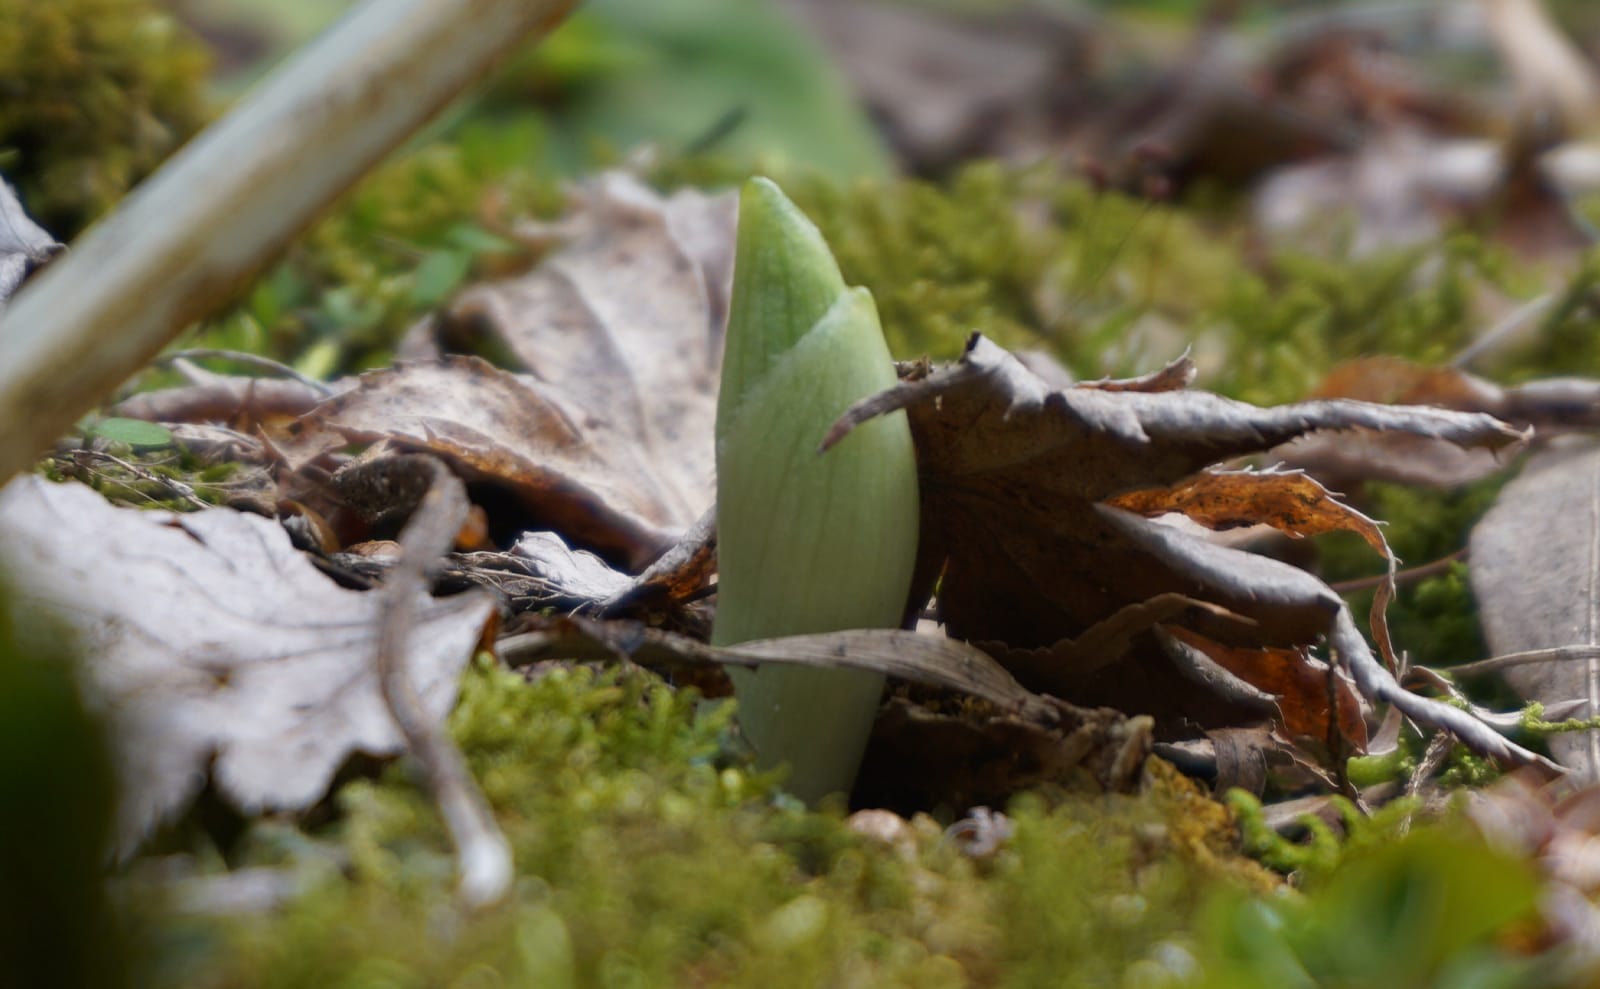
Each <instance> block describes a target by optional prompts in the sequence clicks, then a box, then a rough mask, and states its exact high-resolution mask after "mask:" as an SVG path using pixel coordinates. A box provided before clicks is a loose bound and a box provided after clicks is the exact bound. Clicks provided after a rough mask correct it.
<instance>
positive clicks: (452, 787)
mask: <svg viewBox="0 0 1600 989" xmlns="http://www.w3.org/2000/svg"><path fill="white" fill-rule="evenodd" d="M428 463H429V464H430V466H431V469H432V471H433V483H432V484H430V485H429V487H428V493H427V494H426V495H424V496H423V498H422V501H421V503H420V504H418V505H417V508H416V511H414V512H412V514H411V520H410V521H409V522H407V523H406V527H405V529H404V530H403V531H402V532H401V533H400V562H399V563H397V564H395V567H394V569H393V570H391V571H390V573H389V577H388V581H387V583H386V584H385V586H384V589H383V590H382V592H381V593H382V594H383V606H382V607H381V608H380V609H379V611H378V621H379V625H378V656H377V665H378V682H379V685H380V686H381V687H382V688H383V699H384V702H385V703H386V704H388V705H389V713H390V714H392V715H393V716H394V722H395V724H396V725H397V726H398V727H399V728H400V733H401V735H403V736H404V737H405V740H406V747H407V748H408V749H409V750H410V751H411V755H412V756H413V757H414V758H416V760H417V762H418V763H420V764H421V766H422V772H423V776H424V777H425V778H426V779H427V781H428V788H429V789H430V790H432V791H433V798H434V800H436V801H437V802H438V804H439V813H440V814H441V815H443V817H444V823H445V827H446V828H448V829H449V831H450V839H451V840H452V841H453V842H455V846H456V868H457V871H458V873H459V884H458V886H457V892H458V893H459V894H460V896H461V899H462V901H463V902H464V903H466V905H467V906H469V907H472V908H474V909H476V908H479V907H486V906H492V905H493V904H495V903H498V902H499V901H500V900H502V899H504V898H505V895H506V893H507V892H509V891H510V889H511V880H512V877H513V872H512V867H511V846H510V845H508V844H507V843H506V838H505V835H503V834H502V833H501V832H500V827H499V825H497V824H496V823H495V820H494V814H493V812H492V811H491V810H490V809H489V804H488V801H486V800H485V799H484V797H483V793H482V792H481V791H479V789H478V787H477V784H476V783H474V782H473V779H472V774H471V772H469V771H468V770H467V765H466V762H465V761H464V760H463V759H462V757H461V752H460V750H458V749H457V748H456V747H455V744H454V743H453V742H452V741H451V740H450V737H449V736H448V735H447V734H445V732H444V731H443V729H442V728H441V726H440V725H439V724H438V723H437V722H436V721H434V720H433V719H432V718H430V717H429V716H428V713H427V711H425V710H424V709H423V707H422V701H421V700H420V699H419V698H418V697H417V692H416V688H415V686H414V685H413V684H412V682H411V676H410V672H409V670H408V664H407V663H406V646H407V639H408V636H409V635H410V633H411V629H412V625H413V618H414V614H413V613H414V612H415V611H416V602H417V600H418V599H419V598H422V597H424V596H425V595H426V594H427V593H428V578H429V574H430V572H431V571H432V570H433V569H435V568H436V567H437V566H438V565H439V563H440V562H441V561H442V560H443V558H444V554H445V553H447V552H449V550H450V547H451V546H452V545H453V544H454V543H455V538H456V534H457V533H459V532H460V531H461V525H462V523H463V522H465V521H466V518H467V488H466V485H464V484H462V483H461V479H460V478H458V477H456V476H455V475H454V474H452V473H450V472H449V471H448V470H446V469H445V467H444V465H443V464H441V463H439V461H437V460H434V459H432V458H428Z"/></svg>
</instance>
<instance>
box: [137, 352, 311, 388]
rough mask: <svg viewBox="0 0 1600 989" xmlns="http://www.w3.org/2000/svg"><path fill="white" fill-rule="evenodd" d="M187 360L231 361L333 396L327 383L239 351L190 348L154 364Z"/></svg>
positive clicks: (271, 360)
mask: <svg viewBox="0 0 1600 989" xmlns="http://www.w3.org/2000/svg"><path fill="white" fill-rule="evenodd" d="M189 360H219V361H233V362H234V363H235V364H243V365H245V366H246V367H251V368H255V369H256V370H257V371H266V372H268V373H270V374H276V375H281V376H282V377H285V378H292V379H293V380H295V381H298V382H299V383H300V384H302V385H305V386H306V387H307V388H309V389H311V390H312V391H314V392H316V393H317V394H318V395H321V396H322V397H323V398H327V397H328V396H329V395H332V394H333V389H332V388H330V387H328V383H327V382H325V381H318V380H317V379H316V378H313V377H311V376H310V375H306V374H301V373H300V372H299V371H296V370H295V369H294V368H292V367H290V366H289V365H287V364H284V363H281V362H279V361H275V360H273V359H272V358H270V357H263V356H261V355H260V354H248V353H245V352H244V351H240V350H214V349H211V348H209V347H191V348H189V349H187V350H174V351H173V352H172V353H170V354H162V355H161V357H160V358H159V359H158V360H157V361H156V362H155V364H156V365H157V366H160V365H167V364H175V363H177V362H178V361H189Z"/></svg>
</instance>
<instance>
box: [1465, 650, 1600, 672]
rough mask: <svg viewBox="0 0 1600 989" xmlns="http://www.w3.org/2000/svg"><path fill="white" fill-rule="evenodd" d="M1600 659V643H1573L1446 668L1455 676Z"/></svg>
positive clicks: (1505, 654) (1506, 654)
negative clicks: (1532, 664)
mask: <svg viewBox="0 0 1600 989" xmlns="http://www.w3.org/2000/svg"><path fill="white" fill-rule="evenodd" d="M1593 659H1600V645H1587V646H1582V645H1571V646H1554V647H1552V648H1549V649H1529V650H1528V651H1526V652H1508V653H1503V654H1501V655H1499V656H1491V657H1489V658H1488V659H1480V660H1478V661H1477V662H1475V663H1462V664H1461V665H1459V666H1451V667H1448V668H1446V669H1445V670H1444V672H1446V673H1449V674H1450V675H1451V676H1454V677H1464V676H1468V677H1470V676H1481V675H1483V674H1485V673H1499V672H1501V671H1502V670H1509V669H1511V668H1512V667H1514V666H1527V665H1528V664H1530V663H1550V662H1555V661H1557V660H1561V661H1565V662H1569V663H1577V662H1587V661H1589V660H1593Z"/></svg>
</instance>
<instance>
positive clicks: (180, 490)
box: [56, 450, 213, 508]
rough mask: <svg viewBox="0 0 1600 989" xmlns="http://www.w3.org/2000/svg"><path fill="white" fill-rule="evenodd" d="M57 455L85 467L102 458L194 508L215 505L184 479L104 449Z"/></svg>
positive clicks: (74, 451)
mask: <svg viewBox="0 0 1600 989" xmlns="http://www.w3.org/2000/svg"><path fill="white" fill-rule="evenodd" d="M56 457H57V459H63V458H64V459H70V460H73V461H75V462H76V463H78V464H79V465H80V466H85V467H86V466H87V464H84V463H83V461H85V460H102V461H105V462H106V463H110V464H115V465H116V466H118V467H121V468H122V469H123V470H125V471H127V472H128V473H130V474H132V475H133V476H134V477H137V478H138V479H139V480H141V481H145V482H148V483H150V484H156V485H160V486H161V487H163V488H166V489H167V490H168V491H170V492H171V493H172V496H173V497H174V498H178V499H180V500H182V501H184V502H187V503H188V504H189V505H190V506H191V507H193V508H211V507H213V506H211V505H208V504H206V502H204V501H202V500H201V499H200V497H199V496H197V495H196V494H195V493H194V488H192V487H190V486H189V485H187V484H185V483H183V482H182V481H179V480H175V479H173V478H170V477H162V476H161V475H160V474H157V473H155V472H154V471H151V470H146V469H145V468H143V467H140V466H139V465H138V464H134V463H129V462H128V461H126V460H123V459H122V458H121V457H116V456H112V455H111V454H109V453H106V452H104V451H102V450H71V451H67V452H65V453H58V454H56ZM141 493H142V492H141ZM145 497H146V498H150V496H149V495H145ZM150 500H151V501H155V499H154V498H150Z"/></svg>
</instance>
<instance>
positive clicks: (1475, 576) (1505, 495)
mask: <svg viewBox="0 0 1600 989" xmlns="http://www.w3.org/2000/svg"><path fill="white" fill-rule="evenodd" d="M1470 545H1471V551H1472V567H1471V571H1470V572H1471V577H1472V591H1473V595H1474V596H1475V597H1476V598H1477V600H1478V613H1479V616H1480V618H1481V620H1482V622H1483V632H1484V638H1485V639H1487V640H1488V644H1489V648H1490V649H1491V650H1492V651H1493V652H1495V653H1521V652H1528V651H1532V650H1540V649H1559V648H1561V647H1590V648H1575V649H1572V650H1571V651H1570V652H1569V653H1568V654H1566V655H1563V656H1560V657H1558V658H1554V659H1550V660H1547V661H1544V662H1534V663H1528V664H1524V665H1518V666H1514V667H1510V668H1508V669H1506V671H1505V674H1504V675H1505V679H1506V682H1507V683H1508V684H1510V685H1511V687H1512V688H1513V689H1514V690H1516V691H1517V692H1518V693H1519V694H1521V695H1522V696H1523V697H1524V698H1527V699H1528V700H1536V701H1542V702H1543V703H1544V704H1545V705H1546V707H1547V708H1550V709H1554V708H1556V707H1557V706H1558V705H1563V704H1564V703H1565V702H1567V701H1579V702H1580V703H1579V704H1578V706H1577V707H1576V709H1573V710H1568V711H1564V712H1563V713H1564V714H1566V716H1569V717H1574V718H1592V717H1595V716H1596V715H1600V650H1597V649H1595V648H1593V647H1596V646H1600V586H1597V583H1596V582H1597V581H1600V443H1597V442H1596V441H1594V440H1592V439H1583V440H1577V441H1575V442H1564V443H1559V444H1555V445H1552V446H1551V447H1550V448H1549V449H1547V450H1543V451H1540V452H1539V453H1538V454H1536V455H1535V456H1533V457H1531V458H1529V460H1528V463H1527V465H1526V466H1525V467H1524V468H1523V470H1522V473H1521V474H1520V475H1518V476H1517V477H1516V478H1515V479H1514V480H1512V481H1511V483H1510V484H1507V485H1506V486H1505V488H1504V489H1503V490H1502V491H1501V492H1500V496H1499V498H1497V499H1496V501H1495V504H1494V507H1493V508H1491V509H1489V512H1488V514H1486V515H1485V516H1484V517H1483V520H1482V521H1481V522H1479V523H1478V525H1477V527H1476V528H1474V529H1473V531H1472V541H1471V544H1470ZM1550 752H1551V754H1552V755H1554V756H1555V758H1556V760H1557V761H1559V762H1560V763H1561V764H1562V765H1565V766H1568V767H1570V768H1571V769H1573V770H1574V771H1575V772H1577V773H1578V774H1580V775H1581V776H1582V777H1583V778H1584V779H1587V780H1591V781H1593V780H1597V779H1600V731H1584V732H1562V733H1558V734H1556V735H1553V736H1551V738H1550Z"/></svg>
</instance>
